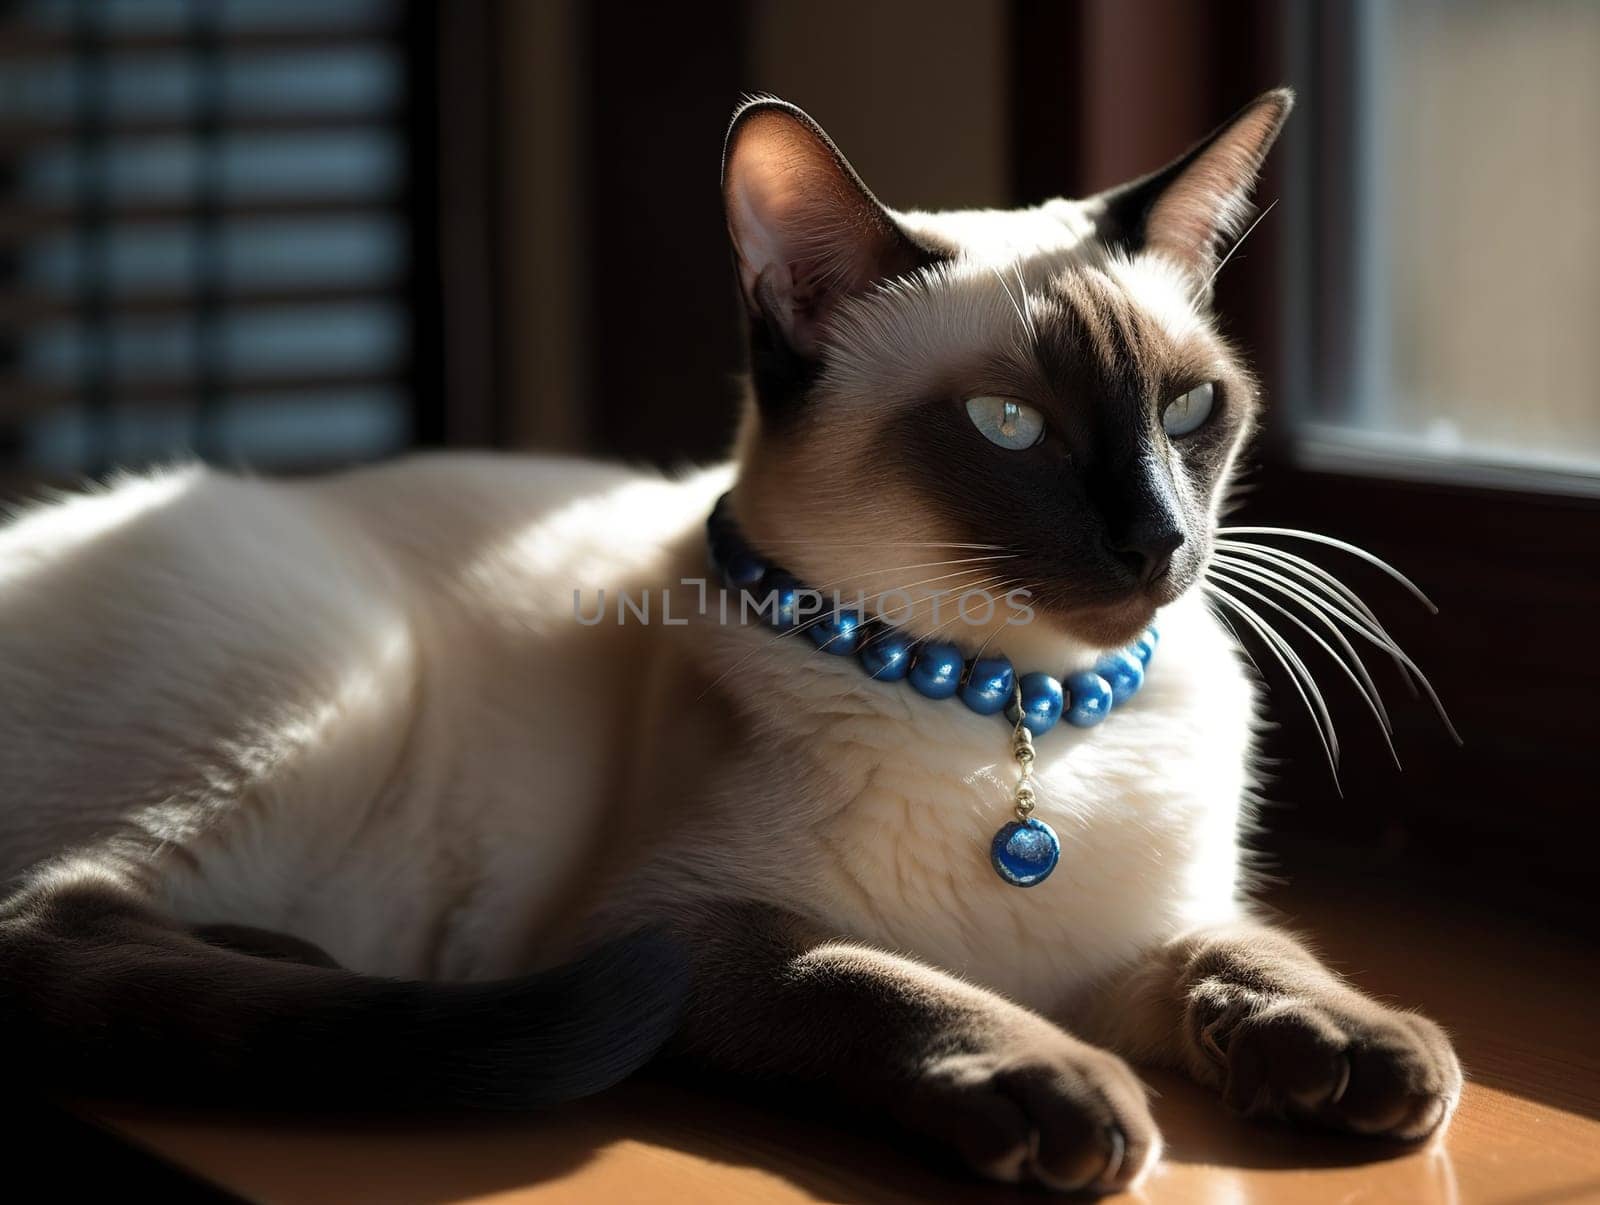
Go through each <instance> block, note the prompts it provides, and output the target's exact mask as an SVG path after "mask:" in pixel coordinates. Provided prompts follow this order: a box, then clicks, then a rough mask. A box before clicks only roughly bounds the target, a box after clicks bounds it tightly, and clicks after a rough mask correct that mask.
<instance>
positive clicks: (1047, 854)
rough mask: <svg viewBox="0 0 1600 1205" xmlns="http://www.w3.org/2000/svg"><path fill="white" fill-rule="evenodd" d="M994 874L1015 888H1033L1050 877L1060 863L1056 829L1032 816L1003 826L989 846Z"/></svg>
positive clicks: (1059, 844)
mask: <svg viewBox="0 0 1600 1205" xmlns="http://www.w3.org/2000/svg"><path fill="white" fill-rule="evenodd" d="M989 860H990V861H991V862H993V863H994V870H995V873H996V874H998V875H999V876H1000V877H1001V878H1002V879H1004V880H1005V881H1006V882H1008V883H1010V884H1011V885H1012V886H1013V887H1032V886H1034V885H1035V884H1036V883H1042V882H1044V881H1045V880H1046V879H1047V878H1049V877H1050V872H1051V871H1052V870H1054V869H1055V868H1056V863H1057V862H1059V861H1060V860H1061V842H1060V841H1058V840H1056V832H1055V829H1053V828H1051V827H1050V826H1049V825H1048V824H1046V823H1045V822H1044V821H1043V820H1035V819H1034V818H1033V817H1032V816H1029V817H1028V818H1027V819H1026V820H1013V821H1011V823H1009V824H1004V825H1001V826H1000V831H999V832H997V833H996V834H995V835H994V842H993V843H992V844H991V845H990V846H989Z"/></svg>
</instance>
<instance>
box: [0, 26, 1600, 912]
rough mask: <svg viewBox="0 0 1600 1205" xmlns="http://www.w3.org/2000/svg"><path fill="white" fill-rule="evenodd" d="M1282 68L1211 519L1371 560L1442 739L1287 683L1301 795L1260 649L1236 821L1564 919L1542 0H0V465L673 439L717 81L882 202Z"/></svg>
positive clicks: (1574, 580) (1561, 138) (284, 462)
mask: <svg viewBox="0 0 1600 1205" xmlns="http://www.w3.org/2000/svg"><path fill="white" fill-rule="evenodd" d="M1282 82H1289V83H1292V84H1293V85H1294V86H1295V87H1296V89H1297V90H1298V93H1299V97H1300V106H1299V109H1298V111H1297V113H1296V115H1295V117H1294V118H1293V120H1292V122H1291V124H1290V126H1289V129H1288V132H1287V134H1286V135H1285V137H1284V139H1283V142H1282V144H1281V145H1280V148H1279V150H1278V151H1277V152H1276V153H1275V155H1274V157H1273V160H1272V162H1271V164H1270V166H1269V169H1268V172H1267V175H1266V177H1265V179H1264V180H1263V182H1262V186H1261V188H1260V191H1259V199H1260V201H1261V202H1262V205H1263V206H1264V207H1265V206H1267V205H1272V206H1273V208H1272V210H1271V212H1270V213H1269V214H1268V216H1267V217H1266V218H1265V220H1264V221H1263V222H1262V223H1261V225H1260V227H1259V228H1258V229H1257V230H1256V231H1255V232H1254V233H1253V234H1252V235H1251V236H1250V239H1249V241H1248V242H1247V243H1246V244H1245V245H1244V246H1243V247H1241V248H1240V249H1239V251H1238V253H1237V254H1236V255H1235V256H1234V258H1233V259H1232V261H1231V262H1230V263H1229V265H1228V267H1227V269H1226V271H1225V272H1224V273H1223V274H1222V276H1221V278H1220V280H1219V296H1218V304H1219V308H1220V312H1221V314H1222V316H1223V320H1224V323H1225V325H1226V327H1227V329H1228V330H1229V331H1230V333H1231V334H1232V335H1233V336H1234V337H1236V338H1237V339H1238V340H1239V341H1241V342H1242V343H1243V344H1245V345H1246V346H1247V347H1248V349H1249V350H1250V352H1251V354H1252V355H1253V357H1254V359H1255V361H1256V363H1257V364H1258V366H1259V367H1260V370H1261V374H1262V377H1263V381H1264V383H1265V385H1266V388H1267V392H1268V395H1269V397H1270V398H1271V399H1272V409H1271V412H1270V420H1269V424H1268V429H1267V431H1266V432H1265V433H1264V437H1263V440H1262V442H1261V445H1260V450H1259V456H1258V458H1257V463H1256V467H1255V469H1254V470H1253V472H1252V474H1251V476H1250V479H1249V482H1248V486H1249V488H1248V491H1247V492H1246V493H1244V494H1243V496H1242V503H1241V504H1242V507H1243V510H1242V511H1241V515H1242V520H1241V521H1253V522H1257V523H1276V524H1298V525H1304V526H1306V527H1309V528H1311V529H1314V530H1319V531H1325V532H1328V533H1330V534H1334V535H1338V536H1343V537H1346V538H1349V539H1352V540H1355V541H1357V542H1359V543H1361V544H1364V545H1366V546H1368V547H1370V548H1372V549H1373V550H1374V551H1377V552H1379V553H1380V554H1382V555H1384V556H1386V557H1389V558H1390V559H1392V560H1395V561H1396V562H1398V563H1400V564H1401V565H1402V566H1403V567H1404V568H1406V569H1407V570H1408V571H1410V572H1412V573H1413V574H1414V575H1415V576H1416V577H1417V578H1418V579H1419V580H1420V581H1421V583H1422V584H1423V585H1424V586H1425V587H1427V588H1428V589H1429V590H1430V592H1432V593H1433V594H1434V595H1435V596H1436V598H1437V599H1438V601H1439V603H1440V604H1441V607H1442V608H1443V612H1442V614H1441V615H1440V616H1438V617H1436V618H1435V617H1429V616H1427V615H1426V613H1425V612H1423V611H1422V610H1421V609H1415V610H1412V609H1408V604H1407V603H1406V600H1405V599H1404V597H1403V596H1401V595H1399V594H1391V595H1385V594H1383V593H1382V592H1383V591H1384V590H1385V589H1387V588H1388V587H1387V584H1386V583H1385V581H1384V579H1382V578H1381V576H1380V575H1377V574H1376V573H1372V574H1368V573H1367V572H1366V569H1365V567H1363V566H1361V565H1359V563H1356V562H1350V575H1351V578H1352V581H1353V582H1354V584H1356V585H1358V586H1360V587H1361V588H1362V589H1363V590H1364V591H1368V592H1371V593H1372V594H1374V595H1375V596H1377V597H1380V598H1384V599H1386V600H1387V601H1386V602H1385V603H1384V604H1383V608H1382V610H1383V617H1384V619H1385V620H1386V622H1388V623H1389V625H1390V628H1391V630H1392V631H1393V632H1394V634H1395V635H1396V636H1397V637H1399V638H1400V639H1401V640H1402V642H1403V643H1405V644H1407V645H1408V647H1410V648H1412V649H1413V650H1414V651H1415V652H1416V653H1417V654H1418V657H1419V660H1421V661H1422V662H1423V664H1424V666H1425V667H1426V668H1427V669H1428V670H1429V671H1430V672H1431V673H1432V674H1433V676H1434V680H1435V682H1436V683H1437V684H1438V686H1439V687H1440V690H1441V693H1442V694H1443V695H1444V697H1445V699H1446V700H1447V702H1448V703H1449V704H1450V705H1451V706H1452V707H1453V709H1454V711H1455V713H1456V716H1457V719H1458V721H1459V722H1460V725H1461V727H1462V729H1463V733H1464V736H1465V739H1466V745H1465V747H1464V748H1463V749H1461V750H1457V749H1455V748H1454V746H1452V745H1451V744H1450V743H1449V742H1448V741H1447V740H1445V739H1444V737H1443V735H1442V732H1441V729H1440V726H1439V724H1438V723H1437V721H1436V720H1435V719H1434V718H1433V717H1432V716H1431V714H1430V713H1429V711H1428V710H1427V709H1426V708H1425V707H1423V706H1421V705H1420V704H1415V705H1413V704H1411V703H1408V702H1406V701H1405V694H1404V691H1403V689H1401V690H1399V691H1398V695H1399V698H1400V699H1401V702H1400V704H1399V705H1398V706H1397V708H1396V717H1395V718H1396V725H1395V726H1396V730H1397V731H1396V744H1397V746H1398V747H1399V749H1400V752H1401V756H1402V758H1403V759H1404V760H1405V762H1406V764H1407V767H1408V771H1407V773H1406V774H1404V775H1401V774H1399V773H1398V772H1397V771H1396V770H1395V769H1394V768H1393V767H1392V766H1391V765H1389V764H1388V761H1387V758H1386V755H1385V754H1384V752H1383V745H1382V742H1381V740H1380V739H1379V737H1378V735H1377V733H1376V732H1375V731H1371V730H1370V729H1369V730H1366V731H1363V730H1362V729H1361V725H1362V724H1364V723H1367V720H1366V718H1365V717H1364V714H1363V711H1362V709H1361V707H1360V706H1359V703H1358V702H1357V701H1356V700H1355V698H1354V696H1353V695H1352V694H1350V692H1348V691H1340V690H1338V689H1334V690H1331V691H1330V702H1331V706H1332V708H1333V710H1334V712H1335V718H1336V719H1337V720H1339V722H1340V724H1341V726H1342V727H1343V728H1344V730H1345V731H1346V732H1347V734H1348V735H1347V740H1346V748H1347V753H1346V756H1345V759H1344V761H1343V764H1342V766H1341V780H1342V781H1341V785H1342V788H1343V794H1342V795H1341V794H1339V793H1338V791H1337V790H1336V789H1335V787H1334V785H1333V780H1332V778H1331V777H1330V776H1329V774H1328V773H1327V771H1326V769H1325V767H1323V766H1322V764H1321V762H1322V757H1321V752H1320V749H1319V747H1318V745H1317V744H1316V742H1315V740H1314V738H1313V736H1312V729H1311V726H1310V725H1309V723H1307V722H1306V721H1305V719H1304V717H1302V716H1300V715H1298V714H1296V713H1295V711H1294V708H1293V700H1294V697H1295V696H1294V694H1293V692H1292V688H1291V687H1290V685H1289V684H1288V683H1287V682H1286V681H1285V680H1284V679H1283V677H1282V675H1281V674H1280V673H1279V672H1278V671H1277V670H1276V669H1274V668H1273V666H1272V663H1271V661H1270V659H1269V658H1266V657H1262V658H1261V661H1262V664H1263V666H1264V674H1265V676H1266V678H1267V680H1268V682H1269V684H1270V685H1271V686H1272V687H1273V688H1274V692H1275V696H1274V697H1275V699H1276V702H1275V705H1274V710H1273V715H1274V718H1275V719H1277V720H1278V721H1280V722H1281V727H1280V728H1279V729H1278V730H1276V731H1275V732H1273V733H1272V734H1271V735H1270V736H1269V738H1268V748H1267V752H1268V754H1269V758H1270V765H1269V769H1271V771H1272V773H1274V774H1275V775H1276V778H1275V781H1273V782H1272V783H1271V784H1270V785H1269V786H1268V788H1267V795H1268V798H1269V799H1270V800H1272V802H1273V806H1272V807H1271V808H1269V809H1268V811H1267V813H1266V817H1267V822H1268V830H1269V831H1268V833H1267V834H1266V836H1265V837H1264V838H1263V841H1264V843H1265V844H1266V845H1267V846H1268V847H1269V848H1270V850H1271V851H1272V853H1273V855H1274V856H1275V857H1277V858H1278V859H1280V861H1281V862H1282V863H1283V864H1284V865H1287V866H1294V865H1307V864H1313V865H1314V864H1327V865H1336V866H1338V867H1340V868H1342V869H1343V870H1344V871H1346V872H1350V871H1352V870H1357V871H1358V870H1362V869H1365V870H1367V871H1370V872H1372V873H1393V872H1396V871H1398V870H1401V869H1404V870H1405V871H1406V872H1407V873H1415V874H1418V875H1424V876H1427V877H1428V879H1429V881H1430V882H1433V883H1436V884H1437V885H1438V886H1439V889H1440V890H1446V891H1454V892H1464V893H1469V894H1477V895H1483V896H1488V897H1491V898H1494V899H1497V900H1500V899H1509V900H1513V901H1515V904H1516V906H1518V907H1526V908H1529V909H1536V910H1538V911H1539V912H1540V913H1541V914H1542V915H1545V916H1547V917H1550V918H1551V919H1552V921H1553V922H1556V923H1561V924H1564V925H1573V924H1580V923H1588V924H1591V925H1592V924H1593V921H1592V920H1589V921H1587V922H1585V921H1584V920H1583V917H1584V916H1586V911H1584V912H1580V911H1576V910H1574V909H1573V908H1572V906H1571V905H1572V902H1573V901H1574V900H1581V899H1583V898H1586V896H1585V891H1586V889H1585V887H1584V884H1586V882H1587V880H1588V876H1589V875H1590V873H1592V872H1591V870H1590V866H1589V863H1590V855H1589V852H1588V850H1589V848H1590V842H1591V841H1592V839H1593V838H1594V837H1595V836H1597V835H1600V833H1597V832H1596V821H1595V819H1594V816H1595V809H1594V807H1593V800H1594V798H1595V789H1594V786H1593V783H1592V774H1591V772H1590V769H1589V765H1590V751H1591V750H1590V747H1591V745H1592V743H1593V738H1594V732H1595V727H1596V705H1595V702H1594V700H1595V698H1596V690H1597V689H1600V642H1596V641H1594V640H1593V639H1592V638H1591V637H1590V636H1589V635H1588V633H1589V627H1590V623H1591V621H1592V616H1593V614H1594V613H1595V610H1596V607H1597V606H1600V586H1597V580H1596V575H1595V571H1594V568H1593V560H1594V556H1595V553H1596V551H1597V550H1600V518H1597V516H1600V510H1597V506H1600V503H1597V499H1600V384H1597V375H1600V362H1597V361H1600V340H1597V339H1596V332H1597V331H1600V262H1597V261H1600V209H1597V207H1596V205H1595V203H1594V197H1595V195H1596V187H1597V185H1600V137H1597V134H1600V5H1596V4H1593V3H1589V2H1587V0H1524V2H1522V3H1518V4H1504V3H1495V2H1491V0H1409V2H1404V3H1402V2H1401V0H1349V2H1338V3H1336V2H1334V0H1283V2H1281V3H1280V2H1277V0H1217V2H1215V3H1208V4H1199V3H1190V2H1188V0H1078V2H1071V0H1060V2H1047V0H854V2H851V3H846V2H845V0H816V2H813V3H806V4H801V3H788V2H783V0H702V2H699V3H696V4H694V5H692V6H685V5H671V6H669V5H641V4H631V3H622V2H620V0H591V2H587V3H584V2H580V0H538V2H533V0H450V3H447V4H446V3H440V4H424V3H406V2H405V0H0V492H4V493H6V494H7V495H11V496H16V495H21V494H26V493H28V492H30V491H32V490H33V489H35V488H37V486H38V485H39V484H40V483H46V482H51V483H59V482H66V481H73V480H78V479H81V478H83V477H85V476H93V475H98V474H102V473H104V472H106V471H108V470H109V469H111V468H113V467H114V466H118V465H138V464H142V463H149V462H151V461H156V460H162V459H168V458H171V457H173V456H178V455H189V454H194V455H200V456H204V457H206V458H208V459H211V460H214V461H216V462H218V463H222V464H229V465H239V466H249V467H254V468H259V469H264V470H273V471H282V472H297V471H302V470H307V469H316V468H324V467H329V466H335V465H342V464H352V463H359V462H363V461H368V460H373V459H377V458H381V457H385V456H389V455H393V454H395V453H398V452H402V451H405V450H407V449H410V448H417V447H441V446H489V447H503V448H519V449H520V448H544V449H555V450H563V451H571V452H583V453H593V454H601V455H610V456H619V457H626V458H630V459H635V460H640V461H647V462H654V463H658V464H664V465H673V464H678V463H682V462H684V461H686V460H706V459H711V458H714V457H717V456H719V455H721V454H722V452H723V451H724V450H725V449H726V447H727V445H728V441H729V438H730V435H731V431H732V424H733V418H734V413H735V405H736V399H737V386H736V383H735V374H736V372H737V371H738V369H739V367H740V362H741V355H742V348H741V336H740V332H739V326H738V313H737V307H736V305H735V297H734V291H733V280H732V275H731V272H730V270H729V257H728V251H727V246H726V239H725V234H724V230H723V223H722V216H721V213H720V205H719V198H718V188H717V184H718V168H719V156H720V152H721V142H722V133H723V130H724V128H725V124H726V121H727V119H728V115H729V113H730V112H731V110H732V108H733V106H734V105H735V103H736V102H737V100H738V98H739V97H740V96H741V95H742V94H744V93H747V92H754V91H772V92H777V93H779V94H781V95H783V96H785V97H787V98H789V99H791V100H794V101H795V102H797V103H799V104H800V105H802V106H803V107H805V108H807V109H808V110H809V111H810V112H811V113H812V114H813V115H814V116H816V117H817V118H818V119H819V120H820V121H821V122H822V124H823V125H824V126H825V127H826V128H827V129H828V130H829V131H830V132H831V133H832V134H833V136H834V137H835V139H836V140H837V141H838V142H839V144H840V146H841V147H842V148H843V149H844V151H845V153H846V154H847V155H849V156H850V157H851V159H852V160H853V162H854V163H855V165H856V166H857V168H858V169H859V170H860V171H861V173H862V175H863V176H864V177H865V179H866V180H867V182H868V183H869V184H870V185H871V186H872V187H873V188H874V189H875V190H876V191H877V192H878V194H879V195H880V196H881V197H882V198H883V199H884V200H885V201H886V202H888V203H889V204H890V205H893V206H898V207H907V208H909V207H919V206H920V207H942V206H957V205H961V206H987V205H1009V204H1018V203H1027V202H1033V201H1037V200H1040V199H1043V198H1045V197H1048V196H1052V195H1058V194H1062V193H1067V194H1081V193H1085V192H1089V191H1093V190H1096V189H1099V188H1103V187H1106V186H1108V185H1110V184H1113V183H1115V182H1117V181H1119V180H1121V179H1124V178H1126V177H1128V176H1131V175H1134V174H1137V173H1140V172H1143V171H1146V170H1149V169H1151V168H1153V167H1155V166H1158V165H1159V164H1160V163H1162V162H1164V161H1165V160H1166V159H1168V158H1170V157H1171V156H1172V155H1173V154H1175V153H1176V152H1177V151H1179V150H1180V149H1182V148H1183V147H1184V146H1185V145H1187V144H1188V143H1189V142H1190V141H1192V140H1193V139H1195V138H1196V137H1198V136H1200V135H1201V134H1203V133H1204V132H1205V131H1206V130H1207V129H1209V128H1210V127H1211V126H1213V125H1214V124H1215V123H1216V122H1218V121H1219V120H1221V119H1222V118H1223V117H1225V116H1226V115H1227V114H1228V113H1230V112H1231V111H1232V110H1233V109H1235V108H1236V107H1237V106H1238V105H1240V104H1242V103H1243V102H1244V101H1245V100H1247V99H1248V98H1249V97H1250V96H1252V95H1254V94H1255V93H1256V92H1258V91H1260V90H1261V89H1263V88H1265V87H1268V86H1272V85H1275V84H1278V83H1282ZM1248 643H1250V642H1248V641H1247V644H1248ZM1257 651H1258V652H1260V651H1261V650H1259V649H1258V650H1257ZM1324 669H1325V671H1326V670H1327V667H1324ZM1333 680H1336V679H1335V678H1333V677H1332V675H1331V674H1329V673H1327V672H1325V673H1324V681H1325V682H1326V681H1333ZM1398 685H1399V683H1398V680H1397V679H1391V680H1390V681H1389V683H1388V686H1389V693H1390V694H1391V695H1392V696H1393V695H1395V694H1396V692H1397V687H1398Z"/></svg>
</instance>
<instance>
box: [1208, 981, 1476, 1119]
mask: <svg viewBox="0 0 1600 1205" xmlns="http://www.w3.org/2000/svg"><path fill="white" fill-rule="evenodd" d="M1187 1022H1188V1035H1189V1040H1190V1041H1191V1042H1192V1043H1193V1044H1194V1046H1195V1050H1196V1053H1197V1055H1198V1056H1199V1057H1200V1058H1202V1059H1205V1060H1208V1061H1209V1062H1210V1063H1211V1064H1212V1065H1213V1067H1214V1069H1215V1073H1216V1076H1217V1078H1218V1079H1219V1081H1220V1084H1221V1087H1222V1096H1223V1100H1224V1101H1226V1102H1227V1104H1228V1105H1230V1106H1231V1107H1232V1108H1234V1109H1236V1110H1238V1111H1239V1112H1240V1113H1243V1114H1245V1115H1246V1116H1269V1117H1285V1118H1290V1119H1294V1120H1300V1121H1306V1122H1310V1123H1312V1124H1317V1125H1323V1126H1327V1127H1330V1128H1333V1129H1341V1130H1350V1131H1353V1132H1355V1133H1358V1134H1371V1135H1376V1136H1379V1137H1384V1138H1391V1139H1396V1140H1398V1141H1403V1142H1414V1141H1418V1140H1420V1139H1423V1138H1426V1137H1427V1136H1428V1135H1429V1134H1432V1133H1433V1132H1434V1131H1435V1130H1437V1129H1438V1128H1439V1127H1440V1126H1441V1125H1442V1124H1443V1123H1444V1122H1445V1120H1446V1119H1447V1118H1449V1116H1450V1114H1451V1113H1452V1112H1453V1111H1454V1110H1455V1106H1456V1102H1457V1100H1458V1099H1459V1098H1460V1096H1461V1065H1460V1064H1459V1063H1458V1062H1457V1061H1456V1056H1455V1051H1454V1050H1452V1049H1451V1046H1450V1040H1449V1039H1448V1038H1447V1037H1446V1036H1445V1034H1444V1031H1443V1030H1442V1029H1440V1028H1439V1027H1438V1026H1437V1025H1435V1024H1434V1023H1433V1022H1432V1021H1430V1020H1428V1019H1427V1018H1426V1017H1421V1016H1417V1015H1416V1014H1414V1013H1406V1012H1401V1011H1399V1010H1397V1009H1392V1008H1386V1007H1384V1006H1383V1005H1381V1004H1378V1003H1376V1002H1375V1001H1372V1000H1369V999H1367V998H1366V997H1364V996H1360V995H1358V994H1356V993H1355V992H1353V991H1350V992H1329V993H1326V994H1325V995H1323V994H1319V995H1318V996H1311V997H1299V996H1273V995H1264V994H1261V993H1258V992H1255V991H1252V990H1250V989H1247V988H1243V987H1241V986H1240V985H1238V984H1236V983H1228V982H1217V981H1213V982H1210V983H1202V984H1199V985H1197V987H1196V988H1195V989H1194V991H1193V993H1192V994H1191V996H1190V1000H1189V1009H1188V1018H1187Z"/></svg>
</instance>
